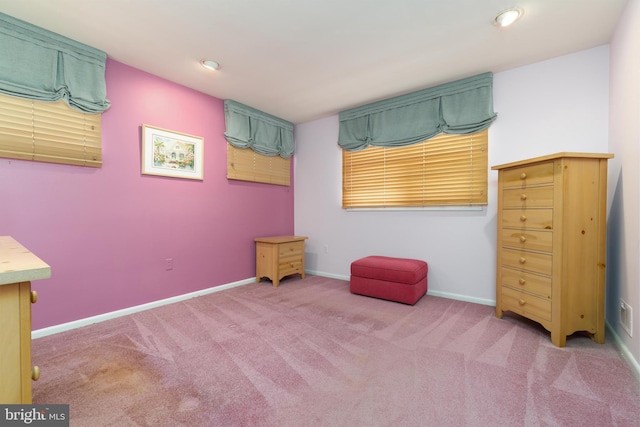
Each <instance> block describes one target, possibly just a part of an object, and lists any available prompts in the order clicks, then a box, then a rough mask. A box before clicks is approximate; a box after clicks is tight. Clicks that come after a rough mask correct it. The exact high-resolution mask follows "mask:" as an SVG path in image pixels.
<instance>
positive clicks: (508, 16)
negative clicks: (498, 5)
mask: <svg viewBox="0 0 640 427" xmlns="http://www.w3.org/2000/svg"><path fill="white" fill-rule="evenodd" d="M523 14H524V11H523V10H522V9H518V8H511V9H507V10H503V11H502V12H500V13H498V14H497V15H496V17H495V18H493V22H494V23H495V24H496V25H497V26H499V27H507V26H509V25H511V24H513V23H514V22H516V21H517V20H518V19H519V18H520V17H521V16H522V15H523Z"/></svg>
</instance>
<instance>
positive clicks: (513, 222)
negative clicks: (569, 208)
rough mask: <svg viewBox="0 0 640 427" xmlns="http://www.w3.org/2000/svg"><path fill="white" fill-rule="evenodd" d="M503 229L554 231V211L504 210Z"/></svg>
mask: <svg viewBox="0 0 640 427" xmlns="http://www.w3.org/2000/svg"><path fill="white" fill-rule="evenodd" d="M502 227H503V228H527V229H534V230H535V229H538V230H553V209H504V210H503V211H502Z"/></svg>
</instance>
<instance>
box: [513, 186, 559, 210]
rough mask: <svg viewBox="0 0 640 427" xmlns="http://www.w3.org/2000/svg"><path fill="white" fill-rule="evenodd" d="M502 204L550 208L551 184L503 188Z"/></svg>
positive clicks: (551, 202)
mask: <svg viewBox="0 0 640 427" xmlns="http://www.w3.org/2000/svg"><path fill="white" fill-rule="evenodd" d="M502 206H504V207H505V208H551V207H553V186H546V187H529V188H511V189H509V190H504V192H503V194H502Z"/></svg>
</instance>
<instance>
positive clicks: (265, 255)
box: [254, 236, 307, 288]
mask: <svg viewBox="0 0 640 427" xmlns="http://www.w3.org/2000/svg"><path fill="white" fill-rule="evenodd" d="M306 239H307V237H304V236H272V237H257V238H256V239H254V240H255V242H256V282H260V280H261V279H262V278H263V277H266V278H268V279H271V281H272V282H273V287H275V288H277V287H278V285H279V284H280V279H282V278H283V277H285V276H289V275H291V274H300V276H301V277H302V278H303V279H304V241H305V240H306Z"/></svg>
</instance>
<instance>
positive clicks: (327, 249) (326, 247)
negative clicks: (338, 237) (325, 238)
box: [324, 245, 329, 254]
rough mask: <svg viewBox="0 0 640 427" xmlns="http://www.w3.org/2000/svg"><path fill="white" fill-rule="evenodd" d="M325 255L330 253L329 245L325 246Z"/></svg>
mask: <svg viewBox="0 0 640 427" xmlns="http://www.w3.org/2000/svg"><path fill="white" fill-rule="evenodd" d="M324 253H325V254H328V253H329V245H324Z"/></svg>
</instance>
